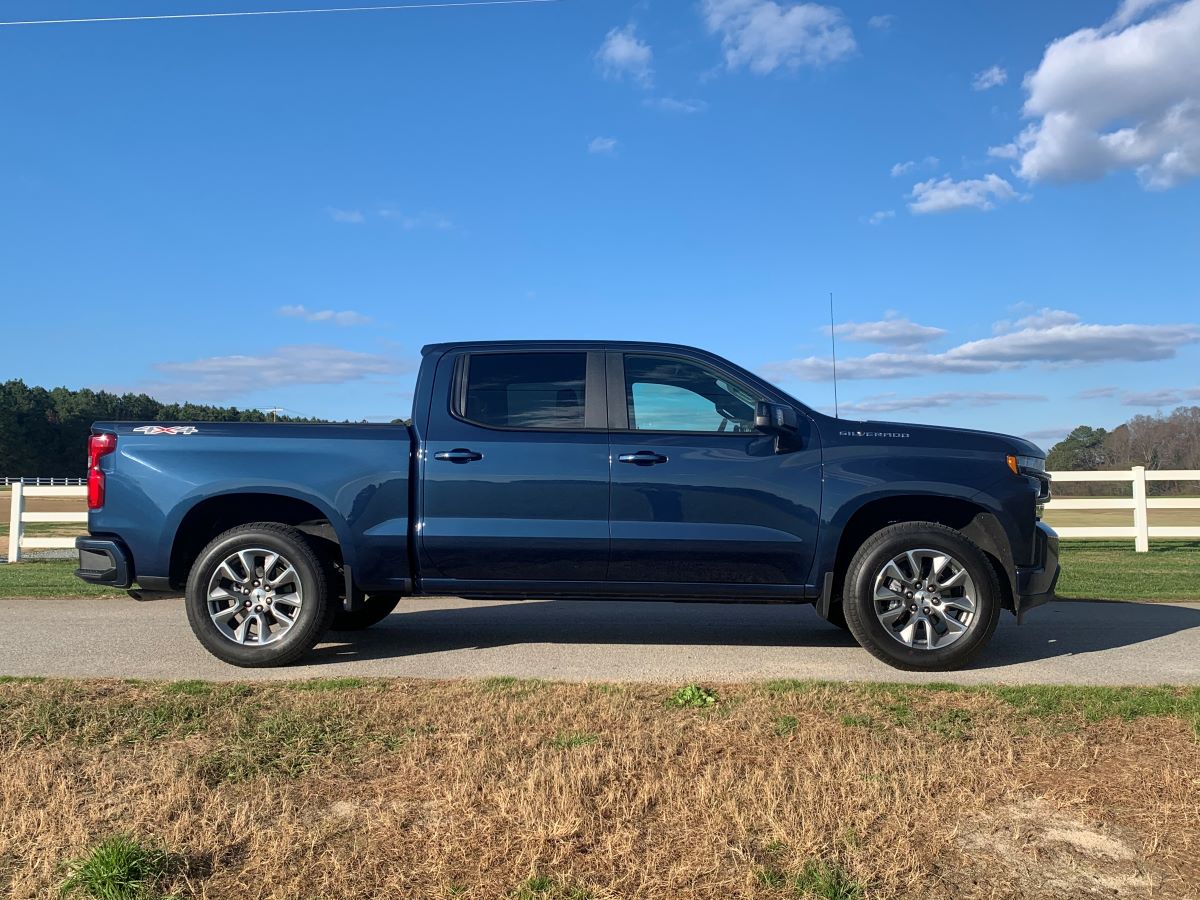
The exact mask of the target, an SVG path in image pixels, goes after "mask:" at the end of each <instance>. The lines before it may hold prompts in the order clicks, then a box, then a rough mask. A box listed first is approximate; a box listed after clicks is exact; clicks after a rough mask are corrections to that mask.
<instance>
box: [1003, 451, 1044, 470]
mask: <svg viewBox="0 0 1200 900" xmlns="http://www.w3.org/2000/svg"><path fill="white" fill-rule="evenodd" d="M1007 461H1008V467H1009V468H1010V469H1012V473H1013V474H1014V475H1034V474H1038V475H1040V474H1042V473H1044V472H1045V471H1046V460H1045V458H1044V457H1041V456H1013V455H1012V454H1009V456H1008V457H1007Z"/></svg>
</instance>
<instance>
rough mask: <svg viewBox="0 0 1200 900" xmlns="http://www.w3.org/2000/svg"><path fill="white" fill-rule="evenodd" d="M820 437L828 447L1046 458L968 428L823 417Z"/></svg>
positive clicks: (1006, 438) (1021, 443)
mask: <svg viewBox="0 0 1200 900" xmlns="http://www.w3.org/2000/svg"><path fill="white" fill-rule="evenodd" d="M822 425H823V427H822V429H821V432H822V436H823V437H825V436H828V439H827V440H828V442H829V443H836V444H846V445H857V444H867V445H878V446H894V447H909V448H916V447H930V448H936V449H945V450H982V451H988V450H992V451H995V452H997V453H1003V454H1005V455H1007V454H1009V453H1012V454H1014V455H1017V456H1034V457H1037V458H1038V459H1044V458H1045V456H1046V454H1045V451H1043V450H1042V448H1041V447H1039V446H1038V445H1037V444H1035V443H1033V442H1032V441H1027V440H1025V438H1020V437H1016V436H1015V435H1011V434H1000V433H998V432H994V431H976V430H974V429H971V428H947V427H944V426H941V425H912V424H910V423H907V422H880V421H876V420H874V419H867V420H864V421H858V420H854V419H834V418H832V417H826V419H825V421H824V422H823V423H822Z"/></svg>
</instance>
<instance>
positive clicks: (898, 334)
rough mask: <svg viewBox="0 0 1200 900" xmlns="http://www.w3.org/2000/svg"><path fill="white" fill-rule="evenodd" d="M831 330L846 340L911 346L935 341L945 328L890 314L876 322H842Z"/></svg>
mask: <svg viewBox="0 0 1200 900" xmlns="http://www.w3.org/2000/svg"><path fill="white" fill-rule="evenodd" d="M833 332H834V334H836V335H838V336H839V337H842V338H845V339H846V340H848V341H860V342H862V343H866V344H883V345H884V346H887V347H897V348H911V347H919V346H921V345H922V344H928V343H929V342H930V341H936V340H937V339H938V338H940V337H942V336H943V335H944V334H946V329H944V328H935V327H934V326H932V325H918V324H917V323H916V322H913V321H911V320H910V319H906V318H904V317H903V316H898V315H895V314H892V315H888V316H887V317H886V318H883V319H880V320H879V321H877V322H843V323H842V324H840V325H837V326H835V327H834V329H833Z"/></svg>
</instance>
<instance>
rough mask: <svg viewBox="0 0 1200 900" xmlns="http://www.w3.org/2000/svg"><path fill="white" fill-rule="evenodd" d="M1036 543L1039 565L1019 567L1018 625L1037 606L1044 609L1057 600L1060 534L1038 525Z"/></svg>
mask: <svg viewBox="0 0 1200 900" xmlns="http://www.w3.org/2000/svg"><path fill="white" fill-rule="evenodd" d="M1034 540H1035V541H1036V542H1037V553H1036V559H1037V563H1036V564H1035V565H1032V566H1018V567H1017V597H1016V603H1015V606H1016V609H1015V610H1014V612H1016V614H1017V621H1018V622H1020V621H1021V619H1022V618H1023V617H1024V615H1025V613H1027V612H1029V610H1031V609H1033V608H1034V607H1035V606H1041V605H1042V604H1043V603H1049V602H1050V601H1051V600H1053V599H1054V587H1055V585H1057V584H1058V576H1059V573H1060V572H1061V571H1062V570H1061V569H1060V568H1059V565H1058V535H1057V534H1056V533H1055V531H1054V529H1053V528H1051V527H1050V526H1049V525H1047V524H1046V523H1045V522H1038V524H1037V531H1036V532H1035V533H1034Z"/></svg>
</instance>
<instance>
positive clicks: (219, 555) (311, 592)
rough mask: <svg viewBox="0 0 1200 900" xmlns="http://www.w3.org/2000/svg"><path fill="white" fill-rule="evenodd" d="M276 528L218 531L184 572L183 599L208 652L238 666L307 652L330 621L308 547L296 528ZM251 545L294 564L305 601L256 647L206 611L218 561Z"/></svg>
mask: <svg viewBox="0 0 1200 900" xmlns="http://www.w3.org/2000/svg"><path fill="white" fill-rule="evenodd" d="M294 535H295V536H293V535H292V534H289V533H288V532H286V531H282V530H281V531H276V530H275V529H266V528H263V529H257V528H238V529H233V530H232V531H230V532H226V533H225V534H223V535H220V536H219V537H217V538H216V539H215V540H214V541H213V542H212V543H211V544H209V545H208V546H207V547H205V548H204V550H203V551H202V552H201V554H200V556H198V557H197V558H196V562H195V564H194V565H193V566H192V570H191V572H190V574H189V575H188V582H187V590H186V593H185V600H184V602H185V605H186V607H187V615H188V623H189V624H190V625H191V627H192V631H193V632H194V633H195V635H196V637H197V639H199V641H200V643H201V644H203V645H204V647H205V649H207V650H208V651H209V652H210V653H212V654H213V655H214V656H216V657H217V658H219V659H222V660H224V661H225V662H228V663H232V664H233V665H236V666H249V667H255V666H270V665H281V664H283V663H286V662H290V661H291V660H293V659H295V658H297V657H299V656H300V655H302V654H304V653H305V652H307V651H308V650H309V649H311V648H312V646H313V645H314V644H315V643H316V641H317V640H318V639H319V637H320V635H321V634H322V633H323V632H324V630H325V629H326V628H327V627H328V618H329V615H328V612H329V610H328V609H327V607H328V599H327V597H326V596H325V594H326V587H325V577H324V573H323V572H322V571H321V567H320V564H319V563H318V562H317V560H316V557H315V556H314V555H313V552H312V550H311V548H309V547H308V545H307V544H306V543H304V541H303V538H301V537H300V536H299V533H298V532H297V533H294ZM251 547H255V548H261V549H264V550H271V551H274V552H277V553H280V554H282V555H283V556H284V558H286V559H287V560H288V562H290V563H291V564H292V566H293V567H294V568H295V570H296V574H297V577H298V579H299V581H300V587H301V589H302V590H303V592H304V593H303V597H304V602H303V605H302V606H301V607H300V612H299V614H298V616H297V621H296V623H295V624H294V625H293V626H292V627H291V628H290V629H289V630H288V632H287V634H286V635H284V637H283V638H281V639H280V640H278V641H276V642H274V643H271V644H267V645H266V646H262V647H256V646H253V645H250V646H247V645H243V644H238V643H236V642H234V641H232V640H230V639H229V638H227V637H226V636H225V635H224V634H222V633H221V631H220V629H219V628H217V626H216V623H214V622H213V620H212V619H211V618H210V617H209V614H208V585H209V581H210V579H211V578H212V576H213V573H214V572H215V571H216V569H217V567H218V566H219V565H220V564H221V563H222V561H224V560H225V559H226V558H227V557H228V556H230V555H231V554H232V553H235V552H236V551H237V550H239V549H248V548H251Z"/></svg>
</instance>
